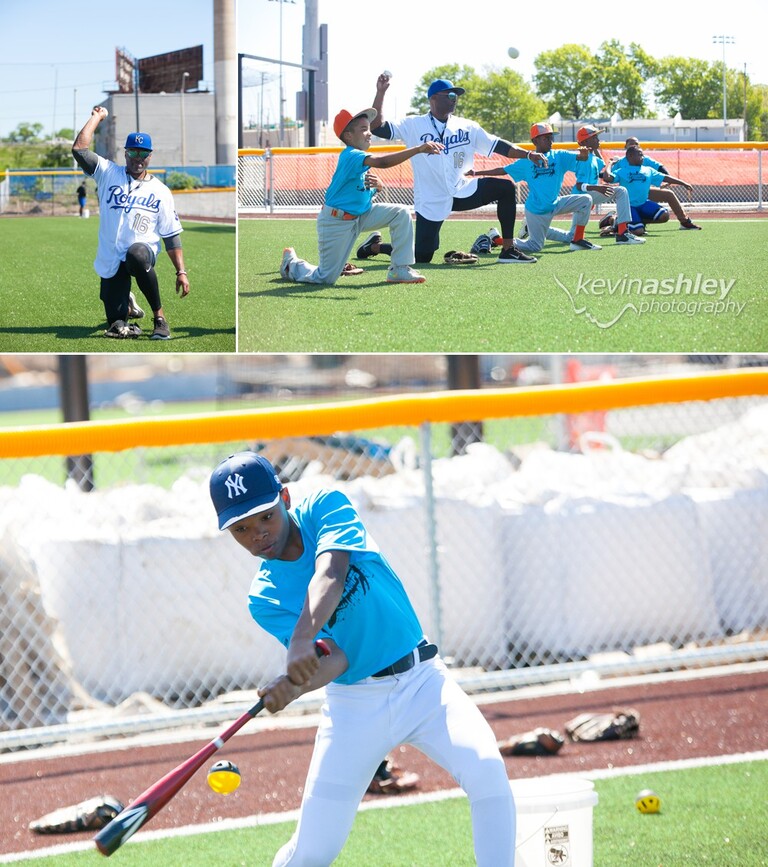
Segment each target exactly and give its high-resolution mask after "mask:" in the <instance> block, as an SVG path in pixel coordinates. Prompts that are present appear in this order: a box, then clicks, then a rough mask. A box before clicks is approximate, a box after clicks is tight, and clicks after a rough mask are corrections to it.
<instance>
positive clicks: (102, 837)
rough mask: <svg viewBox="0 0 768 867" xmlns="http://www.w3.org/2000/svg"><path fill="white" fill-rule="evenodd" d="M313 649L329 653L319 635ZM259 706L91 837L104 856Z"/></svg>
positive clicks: (256, 708) (258, 708) (261, 702)
mask: <svg viewBox="0 0 768 867" xmlns="http://www.w3.org/2000/svg"><path fill="white" fill-rule="evenodd" d="M315 651H316V653H317V655H318V656H330V653H331V651H330V649H329V647H328V645H327V644H326V643H325V642H324V641H322V640H321V639H318V640H317V641H316V642H315ZM262 710H264V699H259V700H258V701H257V702H256V704H255V705H254V706H253V707H252V708H250V709H249V710H247V711H246V712H245V713H244V714H242V716H239V717H238V718H237V719H236V720H235V721H234V722H233V723H232V724H231V725H230V726H228V727H227V728H226V729H224V731H223V732H221V733H220V734H219V735H218V736H217V737H215V738H214V739H213V740H212V741H211V742H210V743H208V744H206V745H205V746H204V747H202V748H201V749H199V750H198V751H197V752H196V753H195V754H194V755H193V756H190V757H189V758H188V759H187V760H186V761H184V762H182V763H181V764H180V765H178V766H177V767H175V768H174V769H173V770H172V771H169V772H168V773H167V774H166V775H165V776H164V777H163V778H162V779H160V780H158V781H157V782H156V783H153V784H152V785H151V786H150V787H149V788H148V789H147V790H146V791H145V792H142V793H141V794H140V795H139V797H138V798H136V799H135V800H134V801H132V802H131V803H130V804H129V805H128V806H127V807H126V808H125V809H124V810H123V811H122V812H121V813H118V814H117V816H115V818H114V819H112V821H111V822H110V823H109V824H108V825H106V826H105V827H104V828H102V829H101V831H99V833H98V834H97V835H96V836H95V837H94V838H93V839H94V842H95V843H96V848H97V849H98V850H99V852H101V854H102V855H106V856H107V857H109V856H110V855H112V854H113V853H114V852H116V851H117V850H118V849H119V848H120V847H121V846H122V845H123V843H125V842H126V840H129V839H130V838H131V837H132V836H133V835H134V834H135V833H136V832H137V831H138V830H139V828H141V827H142V826H144V825H146V824H147V822H149V820H150V819H151V818H152V817H153V816H155V815H156V814H157V813H159V812H160V810H162V809H163V807H164V806H165V805H166V804H167V803H168V801H170V800H171V798H172V797H173V796H174V795H176V794H177V793H178V791H179V790H180V789H181V788H182V787H183V786H184V785H185V784H186V783H187V782H188V781H189V779H190V778H191V777H192V776H193V775H194V774H195V772H196V771H199V770H200V768H201V767H202V766H203V765H204V764H205V763H206V762H207V761H208V759H210V757H211V756H212V755H213V754H214V753H215V752H216V751H217V750H218V749H220V748H221V747H222V746H223V745H224V744H225V743H226V742H227V741H228V740H229V739H230V738H231V737H232V735H234V734H235V732H238V731H240V729H241V728H242V727H243V726H244V725H245V724H246V723H247V722H248V721H249V720H251V719H253V718H254V717H255V716H256V715H257V714H258V713H261V711H262Z"/></svg>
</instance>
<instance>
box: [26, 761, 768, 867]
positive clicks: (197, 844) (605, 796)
mask: <svg viewBox="0 0 768 867" xmlns="http://www.w3.org/2000/svg"><path fill="white" fill-rule="evenodd" d="M243 784H244V785H247V784H248V782H247V781H244V783H243ZM252 784H253V785H257V784H258V783H257V782H256V781H254V782H253V783H252ZM188 785H196V783H195V782H190V783H188ZM201 785H205V783H204V782H203V783H201ZM595 788H596V790H597V792H598V798H599V800H598V804H597V806H596V807H595V808H594V812H593V846H594V867H619V865H621V867H688V865H690V867H704V865H711V867H761V865H763V867H764V865H768V847H766V845H765V793H766V791H768V762H766V761H762V762H761V761H753V762H743V763H739V764H730V765H710V766H705V767H699V768H692V769H688V770H677V771H664V772H655V773H647V774H629V775H627V776H618V777H612V778H610V779H604V780H598V781H596V783H595ZM645 788H651V789H653V790H654V791H655V792H656V793H657V794H658V795H659V797H660V798H661V812H660V813H658V814H656V815H645V816H644V815H641V814H640V813H639V812H638V811H637V810H636V809H635V806H634V799H635V795H636V794H637V793H638V791H640V790H641V789H645ZM294 826H295V825H294V823H289V824H280V825H266V826H263V827H260V828H246V829H239V830H230V831H226V832H216V833H210V834H200V835H196V836H190V837H172V838H166V839H162V840H156V841H152V842H146V843H137V842H135V841H133V842H129V843H127V844H126V845H125V846H124V847H123V848H121V849H120V850H119V851H118V852H117V853H116V854H115V855H113V856H112V862H114V863H115V864H118V865H123V867H157V865H158V864H162V865H164V867H207V865H211V864H215V865H216V867H240V865H264V864H271V863H272V857H273V855H274V853H275V852H276V851H277V850H278V849H279V848H280V846H281V845H282V844H283V843H284V842H285V841H286V840H287V839H288V838H289V837H290V835H291V833H292V831H293V828H294ZM149 828H151V825H150V826H149ZM471 834H472V832H471V825H470V818H469V806H468V802H467V801H466V799H465V798H458V799H450V800H445V801H437V802H432V803H426V804H421V805H415V806H407V807H406V806H400V807H395V808H393V809H387V810H376V809H374V810H367V811H364V812H361V813H360V814H359V815H358V816H357V818H356V820H355V825H354V828H353V829H352V834H351V835H350V837H349V840H348V841H347V844H346V846H345V847H344V850H343V851H342V853H341V855H340V856H339V857H338V858H337V859H336V860H335V861H334V862H333V863H334V867H362V865H370V864H377V865H378V864H380V865H387V867H390V865H391V867H444V865H446V864H450V865H451V867H472V865H474V864H475V860H474V857H473V854H472V852H471V843H470V840H471ZM15 863H18V864H27V865H28V864H37V865H49V867H81V865H84V867H87V865H97V864H103V863H104V860H103V856H101V855H100V854H99V853H98V852H97V851H96V850H95V848H94V849H93V851H89V852H75V853H70V854H67V855H58V856H54V857H49V858H32V859H26V860H23V861H18V862H15ZM582 863H583V862H582Z"/></svg>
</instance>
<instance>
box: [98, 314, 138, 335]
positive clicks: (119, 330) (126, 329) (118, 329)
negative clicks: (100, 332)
mask: <svg viewBox="0 0 768 867" xmlns="http://www.w3.org/2000/svg"><path fill="white" fill-rule="evenodd" d="M104 336H105V337H114V338H116V339H118V340H133V339H134V338H136V337H141V328H139V326H138V325H134V324H133V322H131V323H129V324H126V323H125V322H123V320H122V319H116V320H115V321H114V322H113V323H112V324H111V325H110V326H109V328H107V330H106V331H105V332H104Z"/></svg>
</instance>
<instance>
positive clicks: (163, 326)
mask: <svg viewBox="0 0 768 867" xmlns="http://www.w3.org/2000/svg"><path fill="white" fill-rule="evenodd" d="M170 339H171V329H170V328H169V327H168V323H167V322H166V321H165V319H163V317H162V316H155V330H154V331H153V332H152V334H151V336H150V340H170Z"/></svg>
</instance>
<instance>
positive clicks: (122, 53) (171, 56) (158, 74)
mask: <svg viewBox="0 0 768 867" xmlns="http://www.w3.org/2000/svg"><path fill="white" fill-rule="evenodd" d="M185 72H186V73H187V75H186V76H185V75H184V73H185ZM137 78H138V82H137ZM202 78H203V46H202V45H195V46H193V47H191V48H182V49H181V50H179V51H168V52H166V53H165V54H155V55H153V56H152V57H142V58H139V59H138V60H137V59H136V58H134V57H132V56H131V55H130V54H129V53H128V52H127V51H126V50H125V49H124V48H116V49H115V81H116V82H117V92H118V93H134V89H135V87H136V84H137V83H138V90H139V92H140V93H179V92H180V91H181V89H182V82H184V81H185V80H186V81H188V82H189V85H188V86H187V85H185V86H184V89H185V90H197V89H198V83H199V82H200V81H201V80H202Z"/></svg>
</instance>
